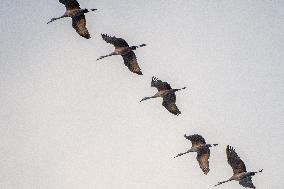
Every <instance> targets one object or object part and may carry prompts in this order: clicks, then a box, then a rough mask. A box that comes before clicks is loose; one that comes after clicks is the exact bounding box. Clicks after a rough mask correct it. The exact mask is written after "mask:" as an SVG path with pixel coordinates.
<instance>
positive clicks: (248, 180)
mask: <svg viewBox="0 0 284 189" xmlns="http://www.w3.org/2000/svg"><path fill="white" fill-rule="evenodd" d="M59 2H60V3H62V4H63V5H65V7H66V11H65V13H64V14H63V15H62V16H60V17H55V18H52V19H51V20H50V21H49V22H47V24H49V23H51V22H53V21H55V20H58V19H61V18H65V17H70V18H71V19H72V27H73V28H74V29H75V30H76V32H77V33H78V34H79V35H80V36H82V37H84V38H86V39H90V38H91V36H90V33H89V31H88V29H87V27H86V18H85V14H86V13H88V12H91V11H96V10H97V9H86V8H85V9H82V8H80V4H79V3H78V2H77V1H76V0H59ZM101 36H102V39H103V40H104V41H105V42H107V43H110V44H112V45H114V51H113V52H111V53H110V54H107V55H104V56H100V57H99V58H98V59H97V61H98V60H101V59H103V58H106V57H109V56H113V55H121V56H122V58H123V62H124V65H125V66H127V68H128V69H129V70H130V71H131V72H133V73H135V74H138V75H143V73H142V71H141V68H140V67H139V64H138V61H137V58H136V55H135V53H134V51H135V50H137V48H140V47H144V46H146V44H140V45H138V46H129V45H128V43H127V42H126V41H125V40H124V39H122V38H117V37H115V36H109V35H107V34H101ZM151 87H155V88H157V90H158V92H157V93H156V94H155V95H153V96H150V97H144V98H143V99H142V100H141V101H140V102H142V101H145V100H148V99H151V98H157V97H161V98H163V102H162V105H163V106H164V107H165V108H166V109H167V110H168V111H169V112H170V113H172V114H174V115H180V114H181V111H180V110H179V109H178V107H177V105H176V94H175V93H176V92H177V91H180V90H182V89H186V87H183V88H178V89H173V88H172V87H171V86H170V84H169V83H167V82H164V81H161V80H159V79H158V78H156V77H154V76H153V77H152V81H151ZM184 137H185V138H186V139H187V140H190V141H191V144H192V146H191V148H190V149H189V150H187V151H186V152H183V153H179V154H177V155H176V156H175V157H174V158H176V157H180V156H182V155H185V154H187V153H190V152H196V153H197V156H196V159H197V161H198V164H199V167H200V169H201V170H202V171H203V173H204V174H205V175H207V174H208V173H209V171H210V169H209V157H210V148H211V147H213V146H217V145H218V144H207V143H206V142H205V139H204V138H203V137H202V136H201V135H199V134H193V135H189V136H187V135H186V134H185V135H184ZM226 155H227V161H228V164H229V165H230V166H231V167H232V169H233V176H232V177H230V178H229V179H228V180H226V181H222V182H218V184H216V185H215V186H218V185H221V184H223V183H226V182H229V181H232V180H235V181H239V184H240V185H242V186H243V187H246V188H256V187H255V186H254V184H253V182H252V176H254V175H255V174H257V173H259V172H262V170H260V171H257V172H247V171H246V166H245V164H244V162H243V161H242V160H241V158H240V157H239V156H238V154H237V153H236V151H235V149H234V148H233V147H231V146H229V145H228V146H227V148H226Z"/></svg>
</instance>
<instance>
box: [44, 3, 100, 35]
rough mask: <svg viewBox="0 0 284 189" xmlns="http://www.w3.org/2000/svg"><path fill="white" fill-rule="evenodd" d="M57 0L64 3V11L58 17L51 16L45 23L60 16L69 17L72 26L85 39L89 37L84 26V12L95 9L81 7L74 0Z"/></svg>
mask: <svg viewBox="0 0 284 189" xmlns="http://www.w3.org/2000/svg"><path fill="white" fill-rule="evenodd" d="M59 2H60V3H62V4H64V5H65V7H66V12H65V13H64V14H63V15H62V16H60V17H56V18H52V19H51V20H50V21H49V22H47V24H49V23H51V22H53V21H55V20H58V19H61V18H65V17H71V18H72V26H73V28H74V29H75V30H76V32H77V33H78V34H79V35H80V36H82V37H84V38H86V39H89V38H91V36H90V34H89V32H88V29H87V28H86V18H85V15H84V13H87V12H90V11H95V10H97V9H81V8H80V4H79V3H78V2H77V1H76V0H59Z"/></svg>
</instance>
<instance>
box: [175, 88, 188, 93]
mask: <svg viewBox="0 0 284 189" xmlns="http://www.w3.org/2000/svg"><path fill="white" fill-rule="evenodd" d="M183 89H186V87H183V88H180V89H173V92H177V91H179V90H183Z"/></svg>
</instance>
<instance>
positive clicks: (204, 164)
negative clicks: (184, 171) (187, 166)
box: [196, 147, 210, 175]
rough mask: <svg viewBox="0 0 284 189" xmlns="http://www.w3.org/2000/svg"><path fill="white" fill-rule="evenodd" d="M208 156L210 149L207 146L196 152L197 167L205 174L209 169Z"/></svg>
mask: <svg viewBox="0 0 284 189" xmlns="http://www.w3.org/2000/svg"><path fill="white" fill-rule="evenodd" d="M209 157H210V149H209V148H208V147H206V148H203V149H202V150H200V151H198V152H197V156H196V159H197V161H198V163H199V167H200V168H201V170H202V171H203V173H204V174H205V175H207V174H208V172H209V171H210V169H209Z"/></svg>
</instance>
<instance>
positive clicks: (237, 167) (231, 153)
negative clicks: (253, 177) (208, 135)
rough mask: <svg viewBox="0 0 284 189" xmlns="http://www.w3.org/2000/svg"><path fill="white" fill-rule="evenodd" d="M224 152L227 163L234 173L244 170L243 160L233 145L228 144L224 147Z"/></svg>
mask: <svg viewBox="0 0 284 189" xmlns="http://www.w3.org/2000/svg"><path fill="white" fill-rule="evenodd" d="M226 154H227V159H228V163H229V165H230V166H231V167H232V169H233V172H234V174H237V173H243V172H246V166H245V164H244V162H243V161H242V160H241V158H240V157H239V156H238V154H237V153H236V151H235V149H234V148H233V147H231V146H229V145H228V146H227V149H226Z"/></svg>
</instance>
